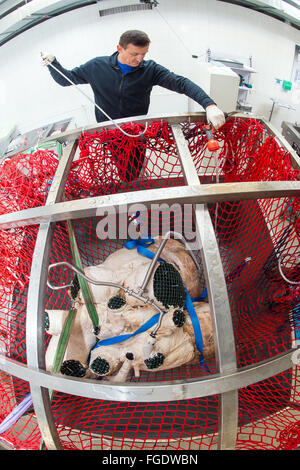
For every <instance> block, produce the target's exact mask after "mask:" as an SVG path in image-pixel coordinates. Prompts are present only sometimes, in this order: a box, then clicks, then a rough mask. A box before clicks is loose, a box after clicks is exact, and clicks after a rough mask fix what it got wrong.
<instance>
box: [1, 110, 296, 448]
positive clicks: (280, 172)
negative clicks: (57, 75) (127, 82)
mask: <svg viewBox="0 0 300 470" xmlns="http://www.w3.org/2000/svg"><path fill="white" fill-rule="evenodd" d="M123 128H124V130H125V131H126V132H128V133H130V132H132V133H133V134H138V133H139V132H140V131H143V130H144V127H143V126H141V125H138V124H133V125H129V124H128V125H126V126H123ZM182 129H183V132H184V135H185V137H186V140H187V143H188V145H189V148H190V151H191V155H192V158H193V161H194V163H195V165H196V168H197V171H198V175H199V179H200V182H201V183H203V184H207V183H217V182H218V181H220V182H238V181H240V182H248V181H288V180H289V181H296V180H299V175H300V172H299V170H297V169H294V168H293V167H292V165H291V163H290V157H289V154H288V152H286V151H285V150H284V149H283V148H281V147H280V146H279V145H278V143H277V141H276V139H275V138H273V137H271V136H268V135H265V131H264V129H263V126H262V125H261V124H260V123H259V122H258V121H256V120H253V119H248V120H243V119H232V120H230V121H229V122H227V123H226V124H225V125H224V126H223V128H222V129H221V130H220V131H218V133H217V134H216V138H217V139H218V141H219V143H220V151H219V152H218V153H216V154H212V153H210V152H208V150H207V145H206V144H207V139H206V136H205V132H204V130H203V123H195V124H183V125H182ZM57 165H58V158H57V156H56V155H55V154H54V153H53V152H51V151H41V150H39V151H37V152H35V153H34V154H32V155H30V154H21V155H18V156H16V157H13V158H11V159H5V160H3V161H2V162H1V163H0V195H1V197H0V211H1V212H0V213H1V214H5V213H9V212H14V211H17V210H22V209H25V208H30V207H38V206H40V205H44V204H45V202H46V199H47V194H48V191H49V188H50V184H51V181H52V179H53V176H54V174H55V171H56V169H57ZM184 184H185V182H184V177H183V172H182V169H181V165H180V159H179V158H178V154H177V149H176V145H175V142H174V138H173V135H172V130H171V127H170V125H169V124H168V123H166V122H153V123H151V125H150V126H149V128H148V129H147V130H146V132H145V141H144V140H143V139H132V138H130V137H127V136H124V135H123V134H122V133H121V132H120V131H119V130H118V129H113V130H109V129H106V130H105V129H104V130H102V131H100V132H97V133H93V134H88V133H84V134H82V135H81V136H80V139H79V155H77V156H76V157H75V159H74V161H73V163H72V167H71V170H70V172H69V175H68V179H67V182H66V187H65V198H66V199H68V200H72V199H78V198H84V197H90V196H94V195H102V194H111V193H115V192H127V191H138V190H141V189H150V188H151V189H152V188H159V187H170V186H178V187H180V186H183V185H184ZM178 197H179V198H180V189H179V190H178ZM179 203H180V199H179ZM181 208H182V210H185V211H186V212H189V211H190V217H191V218H192V220H193V228H194V227H195V221H194V213H193V208H187V207H185V208H183V206H181ZM209 211H210V214H211V219H212V223H213V225H214V227H215V233H216V237H217V241H218V246H219V251H220V255H221V259H222V263H223V269H224V274H225V277H226V282H227V288H228V295H229V301H230V306H231V311H232V320H233V327H234V335H235V343H236V353H237V361H238V367H243V366H248V365H253V364H256V363H257V362H260V361H262V360H265V359H270V358H272V357H275V356H277V355H278V354H280V353H283V352H286V351H289V350H290V349H291V347H292V346H294V345H295V341H297V340H298V339H299V337H300V332H299V322H300V320H299V314H300V312H299V298H300V292H299V285H297V284H296V282H297V281H299V259H298V257H299V236H300V235H299V227H300V225H299V220H300V219H299V213H300V200H299V198H291V197H283V198H276V199H274V198H273V199H265V200H262V199H260V200H255V201H241V202H237V201H226V202H222V203H218V204H212V205H210V206H209ZM148 215H149V218H151V212H150V211H149V214H148ZM164 217H165V215H164V214H161V215H160V217H158V218H157V221H156V224H157V226H156V227H154V228H156V229H157V230H159V231H161V232H162V227H163V226H164ZM98 220H99V218H97V217H93V218H86V219H78V220H75V221H73V226H74V230H75V234H76V239H77V242H78V245H79V248H80V254H81V257H82V262H83V264H84V265H85V266H86V265H91V264H98V263H101V262H102V261H103V260H105V259H106V257H107V256H108V255H109V254H110V253H112V252H114V251H115V250H117V249H118V248H121V247H122V246H123V244H124V241H125V240H122V239H119V238H118V237H116V238H115V239H107V240H99V238H98V237H97V234H96V226H97V223H98ZM169 222H170V227H169V229H173V230H175V231H179V232H182V220H178V219H177V218H176V216H175V215H173V216H172V217H171V221H169ZM151 228H152V230H153V227H151ZM37 233H38V226H28V227H18V228H14V229H9V230H1V231H0V250H1V264H0V285H1V287H0V292H1V294H0V295H1V297H0V335H1V336H0V347H1V350H2V351H3V352H4V353H5V354H6V356H7V357H10V358H13V359H16V360H18V361H20V362H23V363H26V330H25V328H26V325H25V321H26V304H27V294H28V284H29V276H30V269H31V262H32V255H33V251H34V246H35V241H36V236H37ZM149 234H150V235H151V233H149ZM185 235H188V234H185ZM195 255H196V257H197V258H198V260H199V263H200V264H201V256H200V252H198V251H196V252H195ZM279 260H280V266H281V268H282V273H280V271H279ZM55 261H71V262H72V256H71V249H70V243H69V237H68V230H67V226H66V223H65V222H59V223H57V224H56V228H55V232H54V237H53V245H52V251H51V255H50V262H51V263H53V262H55ZM283 275H284V276H285V277H286V278H287V279H288V280H289V281H291V282H286V281H285V280H284V278H283ZM56 276H58V277H59V281H60V283H66V282H67V281H68V280H69V275H68V273H67V271H66V270H64V269H61V270H57V271H56ZM202 282H203V285H204V279H203V280H202ZM46 308H48V309H68V308H70V299H69V297H68V295H67V293H66V292H65V290H61V291H53V290H51V289H49V288H47V296H46ZM48 339H49V338H48V335H45V344H46V345H47V342H48ZM209 367H210V371H211V372H210V373H214V372H216V370H217V369H216V365H215V364H214V363H213V362H212V363H210V364H209ZM207 374H208V372H207V371H206V370H204V369H203V368H202V367H201V366H200V365H198V366H182V367H180V368H176V369H171V370H168V371H161V372H160V373H156V374H155V373H151V372H143V373H142V374H141V376H140V378H135V377H134V376H131V377H130V378H129V380H130V381H135V382H138V383H139V382H140V383H143V382H148V381H151V382H153V381H166V380H168V381H169V380H176V379H180V380H185V379H187V378H197V377H201V376H204V375H207ZM28 393H29V387H28V384H27V383H26V382H24V381H23V380H21V379H17V378H16V377H13V376H9V375H7V374H5V373H1V375H0V402H1V407H0V413H1V414H0V423H1V421H2V420H3V419H4V418H5V417H6V416H7V415H9V413H10V412H11V411H12V410H13V408H14V407H15V406H16V404H18V403H20V402H21V401H22V399H23V398H24V397H25V396H26V395H27V394H28ZM52 412H53V415H54V419H55V422H56V425H57V429H58V432H59V436H60V438H61V440H62V444H63V446H64V448H65V449H178V450H184V449H205V448H207V449H216V446H217V440H218V424H219V401H218V396H211V397H203V398H197V399H192V400H180V401H174V402H162V403H130V402H115V401H109V400H94V399H88V398H83V397H79V396H75V395H67V394H62V393H59V392H55V393H54V397H53V401H52ZM299 435H300V434H299V367H296V366H295V367H294V368H291V369H290V370H288V371H285V372H283V373H281V374H279V375H276V376H274V377H271V378H269V379H267V380H264V381H262V382H259V383H257V384H254V385H252V386H249V387H246V388H241V389H240V390H239V429H238V435H237V445H236V448H238V449H291V448H296V447H297V446H298V445H299ZM0 438H1V439H3V440H4V441H6V442H7V443H9V444H10V445H12V446H13V447H15V448H19V449H38V448H39V446H40V443H41V435H40V432H39V429H38V426H37V423H36V418H35V415H34V410H33V409H29V410H28V411H27V413H26V414H25V415H24V416H23V417H22V418H21V419H19V420H18V421H17V422H16V423H15V424H14V425H12V426H11V428H10V429H9V430H7V431H6V432H4V433H3V434H2V435H1V436H0Z"/></svg>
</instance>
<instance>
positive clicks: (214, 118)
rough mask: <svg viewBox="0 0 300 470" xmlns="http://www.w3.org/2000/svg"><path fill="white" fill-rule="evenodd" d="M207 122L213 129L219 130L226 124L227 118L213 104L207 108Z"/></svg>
mask: <svg viewBox="0 0 300 470" xmlns="http://www.w3.org/2000/svg"><path fill="white" fill-rule="evenodd" d="M205 111H206V118H207V122H210V123H211V124H212V125H213V127H214V128H215V129H216V130H217V129H219V128H220V127H222V126H223V124H224V123H225V116H224V113H223V111H221V110H220V109H219V108H218V107H217V106H216V105H215V104H211V105H209V106H207V108H206V110H205Z"/></svg>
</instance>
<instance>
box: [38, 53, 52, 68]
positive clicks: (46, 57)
mask: <svg viewBox="0 0 300 470" xmlns="http://www.w3.org/2000/svg"><path fill="white" fill-rule="evenodd" d="M41 57H42V65H49V64H51V63H52V62H53V61H54V59H55V56H54V55H51V54H43V53H42V52H41Z"/></svg>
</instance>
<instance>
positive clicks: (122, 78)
mask: <svg viewBox="0 0 300 470" xmlns="http://www.w3.org/2000/svg"><path fill="white" fill-rule="evenodd" d="M123 80H124V75H122V77H121V81H120V85H119V109H120V115H121V97H122V96H121V90H122V85H123Z"/></svg>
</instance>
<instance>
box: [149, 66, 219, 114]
mask: <svg viewBox="0 0 300 470" xmlns="http://www.w3.org/2000/svg"><path fill="white" fill-rule="evenodd" d="M153 85H159V86H161V87H164V88H167V89H168V90H172V91H176V92H177V93H181V94H184V95H186V96H188V97H189V98H192V99H193V100H194V101H196V102H197V103H199V104H200V105H201V106H202V107H203V108H204V109H206V108H207V106H209V105H210V104H216V103H215V102H214V101H213V100H212V99H211V98H210V96H208V95H207V94H206V93H205V91H204V90H202V88H200V87H199V86H198V85H196V83H194V82H192V81H191V80H189V79H188V78H186V77H182V76H181V75H177V74H175V73H173V72H170V70H168V69H166V68H165V67H163V66H162V65H159V64H155V67H154V83H153Z"/></svg>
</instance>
